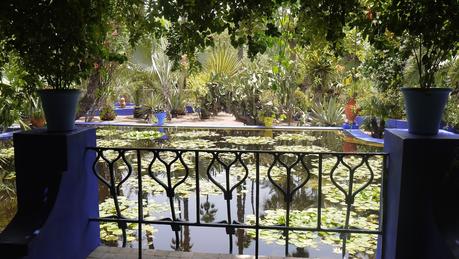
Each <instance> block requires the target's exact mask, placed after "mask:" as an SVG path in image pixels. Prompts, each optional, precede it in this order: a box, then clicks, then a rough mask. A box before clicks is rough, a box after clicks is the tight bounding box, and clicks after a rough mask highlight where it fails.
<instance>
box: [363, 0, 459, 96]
mask: <svg viewBox="0 0 459 259" xmlns="http://www.w3.org/2000/svg"><path fill="white" fill-rule="evenodd" d="M365 5H366V6H367V14H371V15H367V16H366V17H364V16H361V17H360V18H361V19H360V20H359V22H357V24H358V26H359V27H360V28H361V29H362V31H363V32H364V33H365V34H367V35H369V39H370V41H371V42H373V43H374V44H375V45H376V46H377V47H378V48H381V49H385V48H386V46H385V42H386V40H387V38H389V39H392V38H394V37H395V38H400V42H401V43H402V44H401V45H400V49H403V48H407V49H408V50H409V51H411V52H412V54H413V56H414V58H415V60H416V65H417V71H418V73H419V85H420V87H424V88H426V87H433V86H435V73H436V72H437V71H438V69H439V65H440V63H441V62H442V61H443V60H445V59H446V58H448V57H449V56H450V55H455V54H456V52H457V51H458V49H459V45H458V44H457V39H458V38H459V2H458V1H451V0H438V1H429V0H420V1H418V0H400V1H390V2H387V1H383V2H381V1H367V2H366V3H365Z"/></svg>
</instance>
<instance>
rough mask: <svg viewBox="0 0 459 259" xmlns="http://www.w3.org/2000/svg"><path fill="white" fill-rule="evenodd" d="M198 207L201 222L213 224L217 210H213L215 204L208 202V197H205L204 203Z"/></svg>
mask: <svg viewBox="0 0 459 259" xmlns="http://www.w3.org/2000/svg"><path fill="white" fill-rule="evenodd" d="M200 207H201V209H200V210H199V214H200V215H201V220H202V221H204V222H205V223H210V222H213V221H214V220H215V215H217V211H218V209H216V208H215V204H213V203H211V202H209V195H207V196H206V202H204V203H203V204H201V206H200Z"/></svg>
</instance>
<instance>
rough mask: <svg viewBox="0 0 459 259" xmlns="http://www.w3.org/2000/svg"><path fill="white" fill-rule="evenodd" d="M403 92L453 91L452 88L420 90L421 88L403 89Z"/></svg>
mask: <svg viewBox="0 0 459 259" xmlns="http://www.w3.org/2000/svg"><path fill="white" fill-rule="evenodd" d="M401 90H402V92H424V93H425V92H451V91H452V90H453V89H451V88H446V87H443V88H437V87H434V88H419V87H416V88H415V87H402V89H401Z"/></svg>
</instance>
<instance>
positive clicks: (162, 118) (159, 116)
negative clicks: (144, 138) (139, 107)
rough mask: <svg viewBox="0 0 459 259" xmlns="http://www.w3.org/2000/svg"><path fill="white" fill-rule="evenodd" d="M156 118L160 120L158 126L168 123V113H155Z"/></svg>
mask: <svg viewBox="0 0 459 259" xmlns="http://www.w3.org/2000/svg"><path fill="white" fill-rule="evenodd" d="M155 117H156V119H157V120H158V123H156V124H157V125H163V124H164V122H165V121H166V117H167V113H166V112H157V113H155Z"/></svg>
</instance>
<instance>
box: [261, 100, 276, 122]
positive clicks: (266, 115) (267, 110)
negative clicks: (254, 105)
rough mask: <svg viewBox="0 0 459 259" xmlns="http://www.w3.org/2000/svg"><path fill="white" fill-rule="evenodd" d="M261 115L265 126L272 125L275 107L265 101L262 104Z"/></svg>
mask: <svg viewBox="0 0 459 259" xmlns="http://www.w3.org/2000/svg"><path fill="white" fill-rule="evenodd" d="M261 115H262V121H263V125H265V127H272V126H273V122H274V119H275V118H276V115H275V107H274V105H273V103H272V102H267V103H266V104H264V105H263V106H262V109H261Z"/></svg>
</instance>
